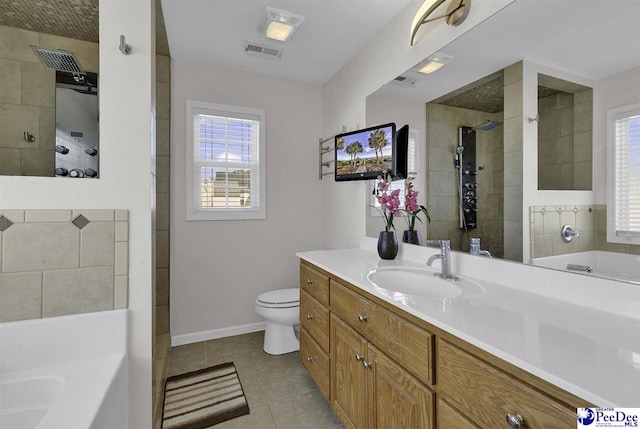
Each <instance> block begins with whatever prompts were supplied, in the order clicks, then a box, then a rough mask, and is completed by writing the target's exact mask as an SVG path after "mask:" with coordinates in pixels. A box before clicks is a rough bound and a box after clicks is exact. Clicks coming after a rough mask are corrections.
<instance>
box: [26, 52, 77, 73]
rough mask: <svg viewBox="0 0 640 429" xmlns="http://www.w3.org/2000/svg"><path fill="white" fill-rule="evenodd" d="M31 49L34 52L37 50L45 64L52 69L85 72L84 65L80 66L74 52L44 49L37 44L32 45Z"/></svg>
mask: <svg viewBox="0 0 640 429" xmlns="http://www.w3.org/2000/svg"><path fill="white" fill-rule="evenodd" d="M31 49H33V52H35V54H36V55H37V56H38V58H40V60H41V61H42V62H43V64H44V65H45V66H47V67H49V68H50V69H55V70H60V71H65V72H71V73H83V70H82V67H80V63H79V62H78V60H77V59H76V57H75V55H74V54H73V52H68V51H63V50H62V49H58V50H53V49H44V48H39V47H37V46H31Z"/></svg>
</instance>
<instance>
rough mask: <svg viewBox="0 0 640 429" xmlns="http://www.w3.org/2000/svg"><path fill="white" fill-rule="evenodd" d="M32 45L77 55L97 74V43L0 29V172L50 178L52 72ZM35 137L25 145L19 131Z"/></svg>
mask: <svg viewBox="0 0 640 429" xmlns="http://www.w3.org/2000/svg"><path fill="white" fill-rule="evenodd" d="M31 45H34V46H40V47H43V48H48V49H63V50H66V51H70V52H73V53H75V55H76V58H77V59H78V61H79V62H80V65H81V66H82V67H84V69H85V70H87V71H91V72H95V73H97V72H98V56H99V55H98V44H97V43H90V42H83V41H80V40H74V39H68V38H64V37H58V36H52V35H49V34H44V33H36V32H33V31H25V30H19V29H17V28H11V27H4V26H0V174H3V175H12V176H53V175H54V155H55V151H54V147H55V135H56V119H55V86H56V72H55V70H53V69H50V68H48V67H46V66H44V65H43V64H42V63H41V62H40V60H39V59H38V57H37V56H36V54H35V53H34V52H33V50H31ZM25 131H27V132H29V134H32V135H33V136H35V138H36V140H35V142H33V143H31V142H27V141H26V140H25V139H24V137H23V133H24V132H25Z"/></svg>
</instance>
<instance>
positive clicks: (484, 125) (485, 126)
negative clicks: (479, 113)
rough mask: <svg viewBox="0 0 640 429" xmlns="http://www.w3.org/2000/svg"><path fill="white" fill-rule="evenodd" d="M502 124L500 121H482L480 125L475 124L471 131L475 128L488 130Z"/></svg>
mask: <svg viewBox="0 0 640 429" xmlns="http://www.w3.org/2000/svg"><path fill="white" fill-rule="evenodd" d="M500 125H502V122H500V121H490V120H487V121H484V122H483V123H481V124H480V125H476V126H475V127H473V131H476V130H480V131H489V130H492V129H494V128H495V127H498V126H500Z"/></svg>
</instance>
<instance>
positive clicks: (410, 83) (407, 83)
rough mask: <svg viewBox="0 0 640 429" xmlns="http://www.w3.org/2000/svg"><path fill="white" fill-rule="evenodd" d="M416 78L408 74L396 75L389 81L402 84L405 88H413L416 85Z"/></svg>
mask: <svg viewBox="0 0 640 429" xmlns="http://www.w3.org/2000/svg"><path fill="white" fill-rule="evenodd" d="M416 82H417V81H416V80H415V79H413V78H412V77H410V76H402V75H400V76H398V77H396V78H395V79H393V80H392V81H391V83H393V84H395V85H399V86H404V87H405V88H413V87H414V86H416Z"/></svg>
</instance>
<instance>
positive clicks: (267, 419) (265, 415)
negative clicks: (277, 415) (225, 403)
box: [209, 403, 277, 429]
mask: <svg viewBox="0 0 640 429" xmlns="http://www.w3.org/2000/svg"><path fill="white" fill-rule="evenodd" d="M249 428H251V429H277V427H276V424H275V422H274V420H273V416H272V415H271V410H270V409H269V406H268V405H266V404H264V405H259V406H254V405H251V403H249V414H247V415H244V416H240V417H236V418H235V419H231V420H227V421H226V422H223V423H219V424H217V425H214V426H211V428H209V429H249Z"/></svg>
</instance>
